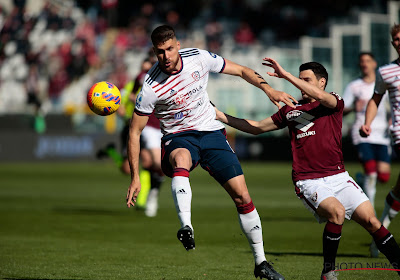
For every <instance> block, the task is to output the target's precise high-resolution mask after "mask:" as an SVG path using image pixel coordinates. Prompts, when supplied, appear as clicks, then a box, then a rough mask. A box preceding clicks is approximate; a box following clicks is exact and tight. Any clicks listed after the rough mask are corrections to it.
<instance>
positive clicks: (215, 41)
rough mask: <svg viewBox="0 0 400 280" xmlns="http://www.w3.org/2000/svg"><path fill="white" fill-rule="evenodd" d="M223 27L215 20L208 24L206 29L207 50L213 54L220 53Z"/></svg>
mask: <svg viewBox="0 0 400 280" xmlns="http://www.w3.org/2000/svg"><path fill="white" fill-rule="evenodd" d="M223 30H224V28H223V26H222V24H221V23H219V22H218V21H217V20H216V19H215V18H213V19H212V20H210V21H209V22H207V24H206V26H205V27H204V32H205V34H206V44H207V49H208V50H209V51H210V52H213V53H218V54H219V53H220V52H221V47H222V44H223Z"/></svg>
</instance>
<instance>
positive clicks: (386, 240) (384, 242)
mask: <svg viewBox="0 0 400 280" xmlns="http://www.w3.org/2000/svg"><path fill="white" fill-rule="evenodd" d="M392 237H393V235H390V236H389V237H388V238H386V239H385V240H384V241H383V242H382V245H385V244H386V242H388V241H389V239H390V238H392Z"/></svg>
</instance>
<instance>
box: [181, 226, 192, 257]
mask: <svg viewBox="0 0 400 280" xmlns="http://www.w3.org/2000/svg"><path fill="white" fill-rule="evenodd" d="M177 237H178V239H179V241H180V242H182V244H183V247H185V249H186V251H189V250H191V249H195V248H194V247H195V245H194V234H193V230H192V229H191V227H190V226H184V227H183V228H181V229H180V230H178V233H177Z"/></svg>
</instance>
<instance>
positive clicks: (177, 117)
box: [174, 112, 183, 120]
mask: <svg viewBox="0 0 400 280" xmlns="http://www.w3.org/2000/svg"><path fill="white" fill-rule="evenodd" d="M182 118H183V113H182V112H178V113H175V114H174V119H175V120H180V119H182Z"/></svg>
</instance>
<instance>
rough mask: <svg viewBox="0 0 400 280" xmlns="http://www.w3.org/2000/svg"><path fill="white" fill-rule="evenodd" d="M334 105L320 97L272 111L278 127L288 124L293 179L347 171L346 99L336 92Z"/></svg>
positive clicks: (324, 175)
mask: <svg viewBox="0 0 400 280" xmlns="http://www.w3.org/2000/svg"><path fill="white" fill-rule="evenodd" d="M331 94H332V95H334V96H335V97H336V99H337V106H336V108H334V109H330V108H328V107H325V106H323V105H322V104H321V103H320V102H319V101H315V102H312V103H305V102H300V103H299V104H297V105H296V109H293V108H291V107H289V106H284V107H283V108H281V109H280V110H279V111H278V112H277V113H275V114H274V115H272V120H273V122H274V123H275V125H277V126H278V127H279V128H284V127H286V126H287V127H288V128H289V134H290V139H291V145H292V156H293V165H292V168H293V170H292V179H293V181H294V182H296V181H298V180H304V179H315V178H322V177H326V176H330V175H334V174H337V173H341V172H344V171H345V169H344V164H343V154H342V117H343V108H344V102H343V100H342V98H341V97H340V96H339V95H337V94H336V93H331Z"/></svg>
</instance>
